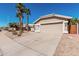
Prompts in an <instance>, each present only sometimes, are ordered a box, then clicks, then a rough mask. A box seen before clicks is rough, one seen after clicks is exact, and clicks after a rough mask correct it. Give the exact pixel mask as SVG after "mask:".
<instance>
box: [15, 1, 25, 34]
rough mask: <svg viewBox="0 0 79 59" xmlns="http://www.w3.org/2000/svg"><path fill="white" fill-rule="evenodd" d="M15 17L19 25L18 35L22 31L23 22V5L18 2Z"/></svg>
mask: <svg viewBox="0 0 79 59" xmlns="http://www.w3.org/2000/svg"><path fill="white" fill-rule="evenodd" d="M16 8H17V14H16V15H17V17H18V18H19V25H20V35H21V34H22V32H23V22H22V18H23V10H24V5H23V4H22V3H18V4H17V6H16Z"/></svg>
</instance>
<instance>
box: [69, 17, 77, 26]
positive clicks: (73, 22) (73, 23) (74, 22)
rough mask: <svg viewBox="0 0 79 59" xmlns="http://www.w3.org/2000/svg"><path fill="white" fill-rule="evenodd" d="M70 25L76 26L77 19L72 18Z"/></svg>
mask: <svg viewBox="0 0 79 59" xmlns="http://www.w3.org/2000/svg"><path fill="white" fill-rule="evenodd" d="M70 23H71V25H76V24H77V23H78V19H77V18H72V19H71V21H70Z"/></svg>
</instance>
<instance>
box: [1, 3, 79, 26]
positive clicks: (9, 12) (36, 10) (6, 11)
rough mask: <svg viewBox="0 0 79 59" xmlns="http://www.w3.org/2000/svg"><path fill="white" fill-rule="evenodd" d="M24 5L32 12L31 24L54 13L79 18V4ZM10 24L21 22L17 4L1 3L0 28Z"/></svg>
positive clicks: (24, 20) (24, 19)
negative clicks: (17, 14)
mask: <svg viewBox="0 0 79 59" xmlns="http://www.w3.org/2000/svg"><path fill="white" fill-rule="evenodd" d="M24 5H25V6H26V7H27V8H29V9H30V10H31V16H30V18H29V23H33V22H34V21H35V20H37V19H38V18H39V17H40V16H43V15H47V14H53V13H55V14H61V15H67V16H72V17H77V18H79V4H78V3H75V4H74V3H71V4H68V3H65V4H64V3H63V4H62V3H59V4H58V3H57V4H56V3H25V4H24ZM24 16H25V18H23V23H26V15H24ZM9 22H19V19H18V18H17V17H16V4H15V3H0V26H6V25H7V24H8V23H9Z"/></svg>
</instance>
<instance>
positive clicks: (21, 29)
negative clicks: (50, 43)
mask: <svg viewBox="0 0 79 59" xmlns="http://www.w3.org/2000/svg"><path fill="white" fill-rule="evenodd" d="M22 32H23V23H22V17H21V16H20V33H19V34H20V35H21V34H22Z"/></svg>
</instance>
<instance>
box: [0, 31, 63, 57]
mask: <svg viewBox="0 0 79 59" xmlns="http://www.w3.org/2000/svg"><path fill="white" fill-rule="evenodd" d="M5 33H6V34H5ZM7 35H8V36H7ZM61 35H62V34H61V33H56V32H55V33H54V32H53V33H52V32H41V33H35V32H26V33H23V35H22V36H21V37H14V38H12V35H11V33H9V32H5V31H3V32H1V33H0V55H3V56H52V55H53V54H54V53H55V50H56V47H57V45H58V43H59V41H60V38H61Z"/></svg>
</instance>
